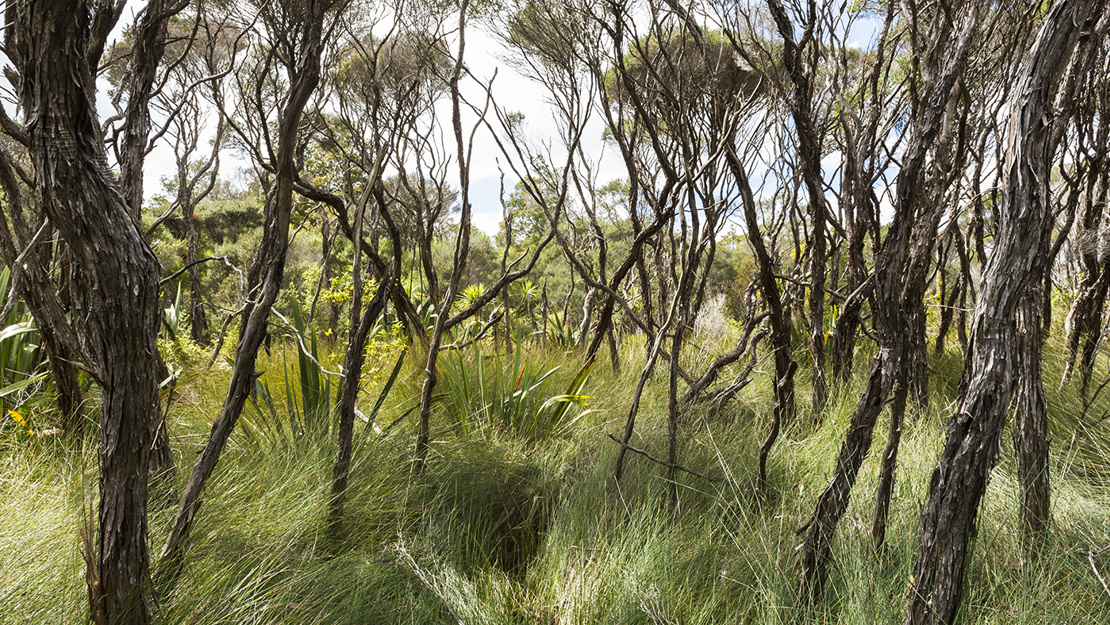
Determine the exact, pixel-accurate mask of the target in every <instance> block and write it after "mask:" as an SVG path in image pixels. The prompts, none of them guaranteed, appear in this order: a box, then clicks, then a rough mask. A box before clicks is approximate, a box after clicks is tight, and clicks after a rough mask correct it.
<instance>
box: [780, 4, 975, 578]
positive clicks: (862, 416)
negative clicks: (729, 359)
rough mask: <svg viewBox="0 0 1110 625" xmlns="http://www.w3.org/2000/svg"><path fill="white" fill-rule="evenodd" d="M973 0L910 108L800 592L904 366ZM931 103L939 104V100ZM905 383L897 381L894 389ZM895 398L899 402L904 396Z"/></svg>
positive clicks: (823, 554)
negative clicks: (860, 383)
mask: <svg viewBox="0 0 1110 625" xmlns="http://www.w3.org/2000/svg"><path fill="white" fill-rule="evenodd" d="M980 5H981V3H980V2H978V1H976V0H973V1H972V2H970V3H969V4H968V5H965V9H964V11H963V12H962V14H961V15H960V17H959V20H958V22H957V23H956V24H953V25H952V26H955V27H956V28H953V29H952V30H954V31H955V32H951V31H948V32H945V33H943V34H942V35H941V37H942V39H943V40H947V41H943V40H942V41H940V42H938V44H942V43H949V45H948V46H947V49H946V50H945V52H944V53H943V57H942V58H936V59H933V62H934V63H937V64H939V65H940V67H939V68H937V69H938V71H936V72H935V75H936V79H935V81H934V82H933V83H932V84H931V85H929V89H928V92H927V93H926V94H925V96H923V101H924V102H927V103H928V104H926V105H925V106H922V107H921V108H919V109H916V110H915V111H914V118H913V123H914V127H913V131H912V132H913V135H912V138H911V141H910V145H909V146H907V148H906V157H905V158H904V159H903V164H902V169H901V171H899V173H898V191H897V204H896V206H895V215H894V221H893V223H892V224H891V226H890V230H889V234H888V235H887V238H886V239H885V240H884V241H883V247H882V251H881V252H880V253H879V254H878V256H877V259H876V263H875V266H876V270H875V271H876V276H875V278H874V279H875V283H876V285H875V291H876V297H875V304H874V310H873V313H874V318H875V321H874V323H875V329H876V331H877V332H878V338H879V351H878V353H877V354H875V357H874V358H873V359H872V365H871V374H870V375H869V376H868V379H867V383H866V385H865V387H864V390H863V393H862V395H861V396H860V399H859V403H858V404H857V405H856V411H855V413H854V414H853V415H852V420H851V422H850V423H849V424H848V431H847V433H846V434H845V437H844V443H843V445H842V446H841V449H840V454H839V456H838V459H837V465H836V470H835V472H834V473H833V477H832V480H831V481H830V482H829V486H828V487H827V488H826V489H825V491H824V492H823V493H822V494H821V496H820V497H819V498H818V500H817V506H816V507H815V509H814V512H813V516H812V517H811V518H810V521H809V523H808V524H807V526H806V534H805V538H804V540H803V542H802V545H801V547H800V551H801V560H802V579H801V586H802V592H803V594H804V595H805V596H806V598H807V599H809V600H814V599H816V598H818V597H819V596H820V595H821V594H822V591H823V589H824V585H825V582H826V580H827V578H828V563H829V559H830V556H831V547H832V537H833V535H834V534H835V532H836V526H837V524H838V523H839V522H840V519H841V518H842V517H843V516H844V512H845V511H846V510H847V509H848V501H849V499H850V497H851V492H852V487H853V486H854V485H855V482H856V477H857V476H858V475H859V470H860V467H862V466H863V461H864V460H865V459H866V458H867V454H868V452H869V451H870V449H871V442H872V437H873V433H874V429H875V422H876V420H877V419H878V416H879V413H880V412H881V411H882V408H883V405H884V402H885V401H886V399H887V397H889V396H890V393H891V392H892V391H893V390H894V387H895V380H896V378H897V376H899V375H900V374H902V373H903V372H904V371H905V369H904V368H905V366H906V363H904V360H905V359H906V358H907V354H906V350H907V349H909V348H910V347H911V342H910V341H909V340H907V334H908V332H909V330H910V321H909V318H908V312H909V307H907V306H906V302H907V301H909V302H911V303H912V302H913V301H914V300H913V298H914V296H915V295H914V294H915V292H916V291H915V289H914V288H912V284H913V282H914V276H915V275H917V274H918V272H917V271H915V268H919V267H920V266H921V264H922V263H926V262H927V261H928V259H929V258H931V257H932V248H931V247H929V245H927V244H925V243H923V242H922V240H921V239H922V237H933V236H935V233H936V228H935V227H933V228H931V231H930V229H929V228H924V227H920V226H919V223H920V222H924V221H927V220H933V218H934V216H935V215H932V214H930V213H929V212H928V210H932V211H934V212H935V211H937V210H938V209H937V207H935V206H934V207H929V208H928V209H927V210H926V213H925V214H924V215H918V211H919V209H920V208H921V207H920V205H921V204H922V203H923V202H921V199H920V197H919V196H920V193H921V191H920V187H921V185H922V183H923V181H924V179H925V168H926V155H927V154H928V152H929V149H930V148H931V147H932V145H933V144H934V142H935V140H936V138H937V136H938V135H939V133H940V131H941V123H942V121H943V119H944V114H945V110H946V108H947V107H946V106H945V105H944V104H943V103H944V102H947V100H948V98H949V97H950V95H951V93H952V91H953V87H954V85H955V83H956V78H957V77H958V76H959V74H960V72H961V71H962V67H963V64H964V61H965V60H966V59H967V55H968V51H969V50H970V44H971V38H972V36H973V34H974V32H975V28H976V26H977V24H978V22H979V9H980ZM937 48H938V49H939V48H940V45H938V46H937ZM937 103H941V104H940V105H939V106H938V105H937ZM929 223H930V224H932V223H935V221H929ZM903 385H904V380H903ZM906 390H907V389H905V388H904V387H903V388H900V389H899V392H900V393H901V392H906ZM900 403H902V407H903V408H904V402H900ZM895 407H896V408H897V407H899V406H898V405H896V406H895ZM894 425H895V426H896V427H895V429H894V430H892V437H894V438H895V443H896V440H897V437H898V436H900V423H896V424H894ZM888 443H889V441H888ZM895 449H896V445H895ZM888 452H889V447H888ZM884 531H885V530H884Z"/></svg>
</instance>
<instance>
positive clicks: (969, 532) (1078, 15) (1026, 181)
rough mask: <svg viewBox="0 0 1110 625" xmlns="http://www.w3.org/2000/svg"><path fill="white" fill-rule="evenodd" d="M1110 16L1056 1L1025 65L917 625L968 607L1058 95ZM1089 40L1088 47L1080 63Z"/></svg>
mask: <svg viewBox="0 0 1110 625" xmlns="http://www.w3.org/2000/svg"><path fill="white" fill-rule="evenodd" d="M1108 18H1110V12H1108V11H1107V8H1106V2H1105V1H1104V0H1075V1H1061V2H1057V3H1055V4H1054V5H1053V7H1052V8H1051V9H1050V11H1049V13H1048V15H1047V16H1046V17H1045V20H1044V23H1043V25H1042V27H1041V30H1040V32H1039V34H1038V36H1037V39H1036V42H1035V43H1034V44H1033V47H1032V49H1031V50H1030V51H1029V53H1028V54H1027V55H1026V57H1025V60H1024V62H1023V64H1022V70H1021V75H1020V78H1019V81H1018V85H1017V88H1016V89H1015V91H1014V96H1013V99H1012V101H1011V105H1010V115H1009V140H1008V145H1007V148H1006V158H1005V165H1004V169H1003V176H1004V178H1003V195H1002V206H1001V212H1000V222H999V227H998V233H997V235H996V237H995V249H994V251H993V253H992V254H991V256H990V260H989V261H988V263H987V268H986V271H985V274H984V276H983V281H982V284H981V287H980V291H979V298H978V301H977V302H976V306H975V313H974V318H973V321H972V329H971V332H972V334H971V337H970V345H969V348H968V352H967V355H966V357H965V362H964V373H963V376H962V378H961V383H960V388H961V398H960V404H959V408H958V409H957V411H956V414H955V415H953V418H952V421H951V423H950V424H949V427H948V440H947V443H946V444H945V446H944V451H943V452H942V455H941V458H940V461H939V462H938V464H937V467H936V469H934V471H933V476H932V480H931V482H930V487H929V502H928V504H927V505H926V507H925V509H924V511H923V513H922V517H921V547H920V551H919V555H918V559H917V565H916V566H915V569H914V576H913V580H912V583H911V587H910V591H909V607H908V612H907V615H906V619H905V623H906V624H907V625H911V624H913V625H917V624H926V623H929V624H934V623H946V624H947V623H952V622H954V620H955V618H956V615H957V611H958V609H959V607H960V601H961V599H962V594H963V581H964V571H965V569H966V562H967V558H968V555H969V551H970V541H971V539H972V537H973V536H974V535H975V521H976V515H977V513H978V509H979V503H980V501H981V500H982V498H983V494H984V493H985V492H986V487H987V480H988V479H989V477H990V473H991V470H992V469H993V468H994V465H995V462H996V461H997V459H998V456H999V453H1000V452H1001V437H1002V428H1003V425H1004V423H1005V417H1006V414H1007V412H1008V411H1009V409H1010V400H1011V398H1012V397H1013V391H1014V386H1015V373H1016V372H1015V370H1014V361H1013V359H1012V358H1011V355H1012V350H1013V348H1014V343H1015V340H1016V338H1017V337H1016V324H1015V316H1016V314H1017V310H1018V308H1019V305H1020V302H1021V300H1022V298H1023V296H1024V295H1025V293H1026V292H1027V289H1028V288H1029V286H1030V285H1031V284H1041V282H1040V281H1041V280H1043V278H1044V274H1045V271H1046V269H1047V263H1048V260H1047V257H1048V248H1049V244H1050V238H1051V232H1052V221H1051V215H1050V212H1049V210H1048V205H1049V202H1050V200H1051V196H1050V190H1049V181H1050V171H1051V164H1052V161H1053V153H1054V151H1055V149H1056V147H1057V145H1058V143H1059V140H1060V136H1061V134H1062V132H1063V126H1064V124H1063V121H1064V120H1063V117H1064V116H1063V115H1061V114H1060V113H1059V112H1058V111H1059V110H1060V109H1059V108H1058V105H1059V104H1060V99H1058V98H1060V97H1061V96H1064V95H1066V92H1067V89H1066V88H1061V87H1062V85H1067V84H1069V82H1070V81H1069V80H1068V79H1067V76H1068V75H1069V70H1070V73H1072V74H1073V75H1074V73H1075V72H1081V71H1082V67H1083V64H1084V63H1083V58H1084V57H1085V56H1086V55H1085V54H1084V51H1083V48H1090V47H1091V45H1090V42H1091V41H1093V40H1096V39H1095V38H1096V37H1097V36H1098V33H1105V29H1106V25H1107V22H1108V21H1110V19H1108ZM1095 20H1098V21H1097V26H1095V29H1094V30H1095V32H1094V33H1092V25H1094V24H1095ZM1083 40H1086V43H1087V45H1085V46H1080V54H1078V55H1075V57H1074V59H1073V52H1075V50H1076V47H1077V46H1079V44H1080V42H1081V41H1083ZM1062 78H1063V79H1062Z"/></svg>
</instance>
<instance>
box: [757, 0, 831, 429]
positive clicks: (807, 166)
mask: <svg viewBox="0 0 1110 625" xmlns="http://www.w3.org/2000/svg"><path fill="white" fill-rule="evenodd" d="M767 5H768V7H769V8H770V9H771V16H772V17H773V18H774V21H775V25H776V26H777V28H778V31H779V36H780V37H782V38H783V53H782V55H783V67H784V69H785V70H786V72H787V74H788V76H789V78H790V81H791V84H792V86H793V94H792V95H793V97H792V98H791V100H790V113H791V116H792V117H793V119H794V128H795V133H796V134H797V146H796V150H797V153H798V154H797V156H798V160H799V161H800V162H801V169H802V172H801V174H802V179H803V180H804V181H805V185H806V190H807V191H808V192H809V214H810V219H811V220H812V230H811V232H810V241H809V250H808V252H809V272H810V287H809V323H810V328H809V349H810V352H811V354H812V357H813V368H812V376H813V382H812V384H813V412H814V416H815V417H817V416H818V415H820V414H821V413H822V412H823V411H824V410H825V404H826V402H827V401H828V383H827V382H826V380H825V265H826V263H827V260H826V256H827V250H826V248H827V242H826V234H825V228H826V222H827V221H828V204H827V203H826V201H825V191H824V182H823V179H822V176H821V144H820V141H819V139H818V136H817V130H816V126H815V124H814V119H813V102H812V91H813V87H812V84H811V83H812V81H811V75H810V74H809V73H807V71H806V68H805V67H804V66H803V65H804V64H805V58H804V55H805V54H806V53H807V46H808V45H810V44H811V43H812V42H813V40H814V37H813V33H814V29H815V28H816V27H817V25H816V20H817V13H816V8H815V7H816V4H815V2H814V1H813V0H810V2H809V8H808V11H809V13H808V15H809V21H808V22H807V23H806V24H805V34H804V35H803V36H802V40H801V41H795V40H794V25H793V24H792V23H791V22H790V18H789V17H788V16H787V14H786V10H785V9H784V8H783V5H782V2H781V1H780V0H768V2H767Z"/></svg>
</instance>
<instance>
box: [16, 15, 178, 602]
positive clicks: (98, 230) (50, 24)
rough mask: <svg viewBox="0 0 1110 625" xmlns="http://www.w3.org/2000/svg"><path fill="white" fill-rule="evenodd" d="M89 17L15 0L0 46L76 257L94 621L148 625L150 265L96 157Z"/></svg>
mask: <svg viewBox="0 0 1110 625" xmlns="http://www.w3.org/2000/svg"><path fill="white" fill-rule="evenodd" d="M91 17H92V16H91V14H90V7H89V6H88V5H87V4H86V3H84V2H78V3H76V6H75V5H74V3H72V2H60V1H42V2H33V3H19V4H12V5H9V6H8V18H9V26H8V33H7V42H6V43H7V51H8V54H9V56H10V57H11V58H12V60H13V62H14V64H15V66H16V67H17V68H18V69H19V71H20V77H21V80H20V97H21V100H22V104H23V107H24V111H25V113H26V118H27V120H28V124H27V131H28V135H29V137H30V153H31V158H32V161H33V163H34V166H35V172H36V179H37V185H38V195H39V200H40V203H41V206H42V209H43V211H44V212H45V213H46V215H47V217H48V218H49V219H50V222H51V224H52V225H53V226H54V227H55V228H56V229H57V231H58V232H59V233H60V234H61V236H62V238H63V239H64V240H65V241H66V243H67V245H68V246H69V249H70V251H71V253H72V254H73V260H74V267H75V271H74V273H73V275H72V279H73V282H74V287H75V288H74V289H73V307H74V309H73V319H74V320H76V323H77V324H78V328H79V332H78V337H79V339H80V341H81V344H82V347H83V349H84V351H85V357H86V359H87V360H88V362H86V365H87V366H89V368H90V369H91V370H92V371H94V372H95V376H96V378H97V381H98V383H99V384H100V386H101V389H102V408H101V444H100V512H99V529H100V535H99V537H98V538H97V540H96V541H95V544H97V553H96V554H95V555H94V554H87V557H88V558H89V559H88V562H89V567H88V568H89V573H90V577H89V579H88V584H89V592H90V595H89V600H90V606H91V608H92V611H93V618H94V620H95V621H97V622H107V623H149V622H150V620H151V618H152V616H151V602H150V588H149V587H148V585H147V580H148V579H149V575H148V571H149V565H150V557H149V550H148V547H147V519H146V495H147V463H148V459H149V450H150V442H151V434H152V431H153V430H152V428H151V424H152V422H153V419H154V416H155V415H156V414H157V409H158V380H157V378H156V375H157V374H156V363H157V354H158V352H157V346H156V338H157V334H158V327H159V322H160V313H161V311H160V310H159V302H158V281H159V267H158V261H157V259H156V258H155V256H154V253H153V252H152V251H151V250H150V247H149V246H148V245H147V244H146V242H145V241H144V240H143V237H142V233H141V232H139V229H138V228H137V226H136V224H135V222H134V221H133V220H132V218H131V216H130V214H129V212H128V208H127V205H126V203H125V201H124V197H123V195H122V194H121V193H120V191H119V189H118V188H117V186H116V183H115V180H114V178H113V176H112V174H111V172H110V170H109V169H108V164H107V160H106V158H105V155H104V148H103V144H102V143H101V135H100V130H99V125H98V123H97V117H96V110H95V107H94V94H95V92H96V90H95V84H94V78H93V72H92V69H91V68H90V67H89V65H88V60H87V59H86V57H85V54H84V52H85V50H86V49H87V47H88V41H89V37H90V26H91V23H90V22H91ZM91 538H92V537H90V542H92V541H91Z"/></svg>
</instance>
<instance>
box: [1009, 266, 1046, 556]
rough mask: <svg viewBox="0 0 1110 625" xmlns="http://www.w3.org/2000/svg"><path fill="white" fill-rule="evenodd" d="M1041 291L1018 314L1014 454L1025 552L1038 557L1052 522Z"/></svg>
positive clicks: (1033, 290)
mask: <svg viewBox="0 0 1110 625" xmlns="http://www.w3.org/2000/svg"><path fill="white" fill-rule="evenodd" d="M1041 291H1042V290H1041V289H1038V288H1035V287H1030V288H1029V289H1028V290H1027V291H1026V293H1025V294H1024V295H1023V296H1022V298H1021V301H1020V302H1019V304H1018V309H1017V328H1016V341H1015V350H1014V351H1015V352H1016V355H1017V358H1016V359H1015V362H1016V369H1017V377H1018V381H1017V391H1016V392H1017V401H1016V403H1015V406H1014V427H1013V438H1014V452H1015V456H1016V457H1017V478H1018V495H1019V497H1020V501H1021V536H1022V546H1023V547H1024V548H1025V551H1026V553H1027V554H1028V555H1031V556H1032V555H1036V553H1037V550H1038V547H1039V546H1040V542H1041V539H1042V538H1044V535H1045V533H1046V531H1047V530H1048V526H1049V524H1050V523H1051V521H1052V519H1051V517H1050V511H1049V497H1050V493H1049V472H1048V404H1047V402H1046V401H1045V395H1044V381H1043V377H1042V373H1041V359H1042V358H1041V356H1042V354H1041V349H1042V345H1043V344H1044V335H1043V331H1044V325H1043V324H1042V323H1041V313H1040V309H1041V306H1043V303H1042V299H1043V298H1042V297H1041Z"/></svg>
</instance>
